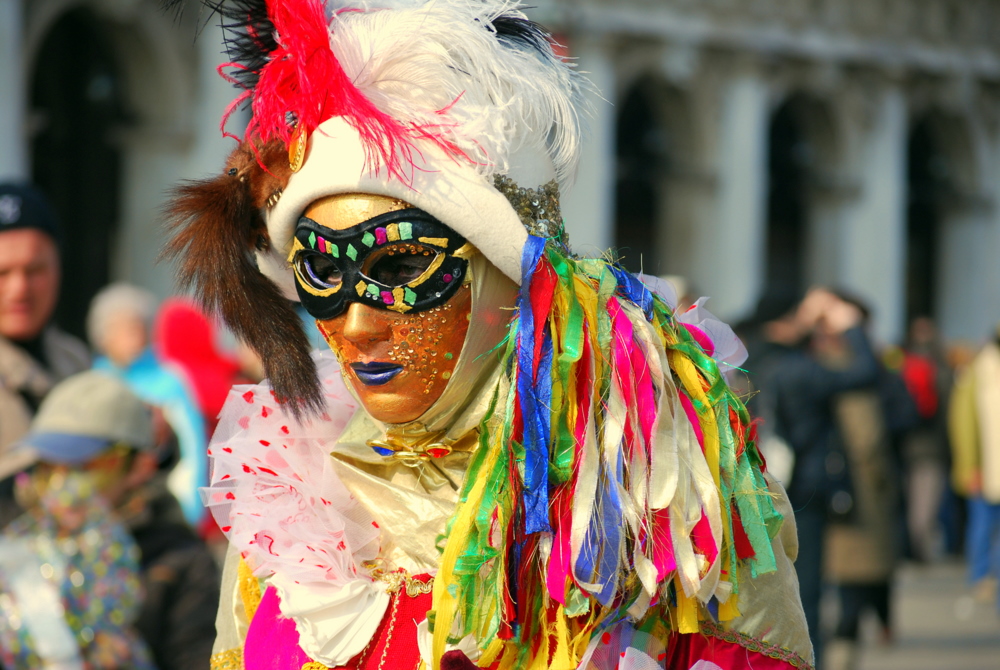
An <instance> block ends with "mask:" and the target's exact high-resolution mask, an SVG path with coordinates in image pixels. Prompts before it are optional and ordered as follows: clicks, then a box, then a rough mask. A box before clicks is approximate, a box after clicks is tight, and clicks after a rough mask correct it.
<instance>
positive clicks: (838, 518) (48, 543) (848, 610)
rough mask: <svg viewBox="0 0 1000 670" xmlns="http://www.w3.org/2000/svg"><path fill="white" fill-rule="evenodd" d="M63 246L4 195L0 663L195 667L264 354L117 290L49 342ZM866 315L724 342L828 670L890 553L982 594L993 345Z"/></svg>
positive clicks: (766, 301)
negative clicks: (785, 504)
mask: <svg viewBox="0 0 1000 670" xmlns="http://www.w3.org/2000/svg"><path fill="white" fill-rule="evenodd" d="M61 244H62V241H61V235H60V229H59V225H58V223H57V222H56V220H55V218H54V217H53V215H52V212H51V210H50V208H49V207H48V205H47V204H46V203H45V201H44V199H43V198H42V197H41V196H40V194H39V193H38V192H37V191H35V190H33V189H31V188H30V187H26V186H15V185H10V184H7V185H0V667H2V668H6V669H7V670H20V669H22V668H38V667H47V668H60V669H62V668H65V669H76V668H79V669H83V668H87V669H116V668H159V669H160V670H173V669H179V668H184V669H186V670H197V669H198V668H208V667H209V658H210V655H211V648H212V642H213V638H214V635H215V629H214V616H215V610H216V607H217V603H218V600H219V573H218V567H217V566H218V558H219V554H220V551H221V547H222V545H223V544H224V538H223V537H222V534H221V532H220V530H219V528H218V526H216V525H215V522H214V520H213V519H212V518H211V516H210V515H208V514H206V511H205V508H204V507H203V505H202V502H201V499H200V497H199V487H201V486H204V485H205V484H206V483H207V480H208V457H207V445H208V440H209V437H210V436H211V433H212V430H213V429H214V424H215V420H216V417H217V416H218V414H219V411H220V409H221V407H222V404H223V402H224V401H225V399H226V397H227V395H228V394H229V392H230V389H231V387H232V386H233V384H234V383H240V382H241V381H256V380H258V379H259V377H260V365H259V361H255V360H254V359H253V357H252V356H250V355H248V354H246V353H245V352H238V353H237V354H235V355H230V354H228V353H225V351H224V349H223V348H221V347H220V346H219V342H218V339H219V334H218V333H217V332H216V329H215V327H214V325H213V322H212V321H211V320H210V319H209V318H207V317H206V316H205V315H204V314H203V313H202V312H201V311H200V310H199V309H198V308H197V307H196V306H195V305H193V304H191V303H190V302H188V301H186V300H184V299H181V298H172V299H169V300H167V301H165V302H163V303H162V304H158V303H157V300H156V298H155V297H154V296H153V295H152V294H150V293H149V292H147V291H145V290H143V289H140V288H138V287H135V286H130V285H126V284H113V285H111V286H108V287H107V288H105V289H104V290H103V291H101V292H100V293H99V294H98V295H97V296H96V297H95V299H94V300H93V303H92V305H91V307H90V312H89V316H88V320H87V338H88V340H89V346H87V345H85V344H84V343H83V342H81V341H79V340H77V339H76V338H74V337H72V336H70V335H68V334H66V333H64V332H61V331H60V330H59V329H58V328H57V327H56V326H55V325H54V324H53V323H51V317H52V314H53V310H54V308H55V305H56V302H57V300H58V287H59V283H60V254H61V252H62V249H61ZM674 280H675V282H676V281H677V280H676V278H674ZM680 288H681V290H679V293H681V294H683V293H685V290H684V289H683V287H680ZM689 304H690V303H689ZM679 309H684V306H683V304H682V306H681V307H679ZM873 318H875V315H873V314H871V313H870V311H869V309H868V308H867V306H866V305H865V303H864V301H863V300H862V299H860V298H859V297H857V296H852V295H848V294H845V293H842V292H839V291H836V290H833V289H827V288H816V289H813V290H811V291H809V292H808V293H807V294H806V295H805V296H799V295H793V294H789V293H783V292H781V291H775V292H770V293H768V294H767V295H765V296H764V297H763V298H762V299H761V301H760V303H759V305H758V308H757V310H756V313H755V314H754V316H753V317H752V318H751V319H749V320H747V321H746V322H744V323H743V324H740V326H738V328H737V330H738V332H739V335H740V336H741V337H742V338H743V340H744V342H745V343H746V346H747V349H748V351H749V353H750V358H749V360H748V361H747V363H746V366H745V368H746V370H747V372H746V374H743V375H736V377H737V378H738V379H739V380H740V381H739V383H740V384H741V385H742V388H741V389H740V391H741V393H742V395H743V397H744V398H746V399H747V403H748V406H749V407H750V410H751V412H752V413H753V415H754V416H755V417H756V421H755V424H754V425H755V430H756V443H757V445H758V448H759V449H760V450H761V452H762V454H763V455H764V457H765V458H766V461H767V469H768V471H769V472H770V473H771V474H772V475H773V476H774V477H775V478H777V479H778V480H779V481H781V482H782V483H783V484H784V486H785V487H786V488H787V490H788V493H789V497H790V499H791V502H792V504H793V506H794V508H795V510H796V522H797V528H798V537H799V547H798V560H797V562H796V568H797V571H798V576H799V581H800V592H801V597H802V601H803V605H804V607H805V611H806V615H807V619H808V620H809V624H810V630H811V632H812V636H813V642H814V645H815V647H816V649H817V652H818V653H817V657H818V658H820V659H821V663H820V664H819V665H820V666H822V667H823V668H824V670H848V669H850V668H853V667H855V665H856V659H857V642H858V636H859V622H860V621H861V619H862V617H863V616H865V613H866V612H871V613H872V614H873V615H874V616H875V617H876V618H877V621H878V622H879V623H880V626H881V630H882V633H883V637H884V638H885V640H886V641H887V642H888V641H891V639H892V635H893V613H892V586H893V575H894V572H895V570H896V568H897V566H898V565H899V564H900V562H901V561H902V560H912V561H919V562H933V561H939V560H942V559H944V558H945V557H947V556H949V555H961V554H964V556H965V557H966V560H967V561H968V564H969V575H970V580H971V582H972V584H973V588H974V589H975V592H976V594H977V595H978V596H979V597H982V598H996V597H997V596H996V590H997V589H996V578H997V576H998V575H1000V533H998V530H1000V412H997V411H996V409H997V408H998V407H1000V332H998V333H994V334H992V335H991V337H990V338H989V341H988V342H987V343H986V344H985V345H984V346H983V347H982V348H981V349H980V350H979V351H978V352H976V351H973V350H960V349H955V350H952V351H946V350H945V348H944V345H943V344H942V342H941V341H940V339H939V337H938V331H937V328H936V327H935V324H934V323H933V321H931V320H930V319H929V318H926V317H922V318H918V319H915V320H914V321H913V322H912V324H911V325H910V329H909V333H908V337H907V339H906V341H905V342H903V343H900V344H899V345H896V346H879V345H877V344H876V343H875V342H874V341H873V339H872V337H871V334H870V333H871V331H872V328H871V324H872V320H873ZM831 593H834V594H835V600H836V604H837V607H836V608H834V609H835V611H836V616H835V617H832V618H831V617H826V618H824V617H823V616H821V612H827V610H826V609H824V608H823V607H821V601H822V600H823V599H824V597H827V598H828V600H827V601H828V602H829V595H830V594H831ZM824 594H825V595H824ZM829 611H833V610H829Z"/></svg>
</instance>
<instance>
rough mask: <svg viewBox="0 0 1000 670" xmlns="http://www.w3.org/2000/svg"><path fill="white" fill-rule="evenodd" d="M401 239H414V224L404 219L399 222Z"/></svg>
mask: <svg viewBox="0 0 1000 670" xmlns="http://www.w3.org/2000/svg"><path fill="white" fill-rule="evenodd" d="M399 239H401V240H411V239H413V224H412V223H409V222H406V221H404V222H403V223H401V224H399Z"/></svg>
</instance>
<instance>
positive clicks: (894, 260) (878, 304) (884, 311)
mask: <svg viewBox="0 0 1000 670" xmlns="http://www.w3.org/2000/svg"><path fill="white" fill-rule="evenodd" d="M875 104H876V110H875V112H874V115H873V119H872V123H871V125H870V128H869V130H868V132H867V134H866V137H865V138H864V139H863V141H862V150H861V153H860V156H859V165H858V168H859V173H860V175H861V179H860V183H861V195H860V198H859V202H858V206H857V207H856V208H855V210H854V214H853V216H847V217H845V221H844V237H843V248H842V252H841V254H840V258H841V259H842V266H841V276H840V280H841V282H840V283H841V284H842V285H843V286H845V287H846V288H847V289H849V290H851V291H853V292H855V293H857V294H858V295H861V296H864V297H865V298H866V299H867V300H869V301H870V302H871V304H872V307H873V308H874V311H875V314H876V315H877V316H876V318H875V335H876V336H877V337H878V338H879V339H880V340H882V341H885V342H896V341H899V339H900V337H901V336H902V335H903V333H904V329H905V324H904V323H903V322H904V320H905V318H906V316H905V311H906V300H905V296H906V286H905V283H906V266H905V263H906V197H907V185H906V133H907V110H906V100H905V99H904V97H903V94H902V92H901V91H900V90H899V89H898V88H895V87H893V88H890V89H888V90H886V91H885V92H884V94H883V95H882V98H881V100H879V101H878V102H877V103H875Z"/></svg>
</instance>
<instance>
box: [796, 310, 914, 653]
mask: <svg viewBox="0 0 1000 670" xmlns="http://www.w3.org/2000/svg"><path fill="white" fill-rule="evenodd" d="M838 297H839V298H840V299H841V300H844V301H845V302H848V303H851V304H853V305H855V306H856V307H857V308H858V310H859V311H860V312H861V314H862V315H863V321H862V325H863V326H864V327H865V328H866V329H867V328H868V326H869V325H870V310H869V308H868V306H867V305H865V304H864V303H863V302H862V301H860V300H858V299H856V298H853V297H851V296H847V295H844V294H838ZM813 347H814V350H815V352H816V355H817V357H818V360H819V361H820V362H821V363H822V364H823V365H824V366H826V367H827V368H829V369H831V370H844V369H847V368H849V367H850V366H851V364H852V363H853V360H852V359H853V357H854V356H855V355H856V354H855V352H854V351H853V350H852V348H851V347H850V346H849V345H848V343H847V341H846V338H845V336H844V334H843V333H842V332H840V333H838V332H830V331H828V329H827V328H826V327H825V324H824V323H822V322H821V324H820V328H818V329H817V333H816V336H815V337H814V338H813ZM832 404H833V412H834V417H835V421H836V424H837V433H838V439H839V441H840V443H841V445H842V447H843V454H844V456H845V457H846V460H847V463H846V466H847V471H848V473H849V480H850V489H849V490H847V491H842V492H838V493H837V495H841V496H845V495H849V496H850V502H849V505H848V502H847V501H846V500H845V501H844V502H843V503H842V505H841V506H842V507H845V508H847V509H845V510H844V511H845V512H847V511H849V512H850V513H840V514H838V515H836V516H835V517H834V518H832V519H830V522H829V525H828V528H827V531H826V542H825V557H824V576H825V577H826V579H828V580H829V581H830V582H831V583H832V584H834V585H835V586H836V589H837V596H838V599H839V602H840V608H839V610H840V611H839V616H838V619H837V621H836V624H835V626H834V630H833V638H832V640H830V642H829V643H828V644H827V650H826V657H825V659H824V660H825V662H826V663H825V665H824V667H825V669H826V670H853V669H854V668H856V667H857V665H858V660H859V659H858V634H859V628H860V622H861V616H862V615H863V614H864V612H865V611H866V610H870V611H872V612H874V613H875V614H876V616H877V617H878V619H879V621H880V623H881V625H882V631H883V639H884V640H885V641H889V640H891V639H892V627H891V625H892V619H891V607H890V605H891V601H892V594H891V587H892V578H893V574H894V572H895V569H896V567H897V565H898V557H899V550H898V545H899V542H898V535H899V534H898V532H897V528H899V521H900V519H899V488H900V485H899V481H898V476H897V471H898V468H896V467H895V460H894V458H893V448H892V444H893V437H894V435H897V434H899V433H901V432H905V431H906V430H907V429H908V428H910V427H912V425H914V424H915V423H916V417H917V415H916V409H915V407H913V402H912V400H911V399H910V396H909V394H908V393H907V389H906V386H905V385H904V383H903V380H902V378H901V377H899V376H898V375H897V374H895V373H893V372H891V371H889V370H887V369H885V368H883V369H881V370H880V373H879V375H878V377H877V379H875V380H872V382H871V383H870V384H869V385H865V386H861V387H856V388H854V389H852V390H849V391H845V392H842V393H839V394H837V395H835V396H834V397H833V399H832Z"/></svg>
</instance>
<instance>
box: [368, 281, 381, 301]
mask: <svg viewBox="0 0 1000 670" xmlns="http://www.w3.org/2000/svg"><path fill="white" fill-rule="evenodd" d="M368 292H369V293H370V294H371V295H372V296H373V297H375V298H377V297H379V290H378V286H376V285H375V284H369V285H368Z"/></svg>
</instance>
